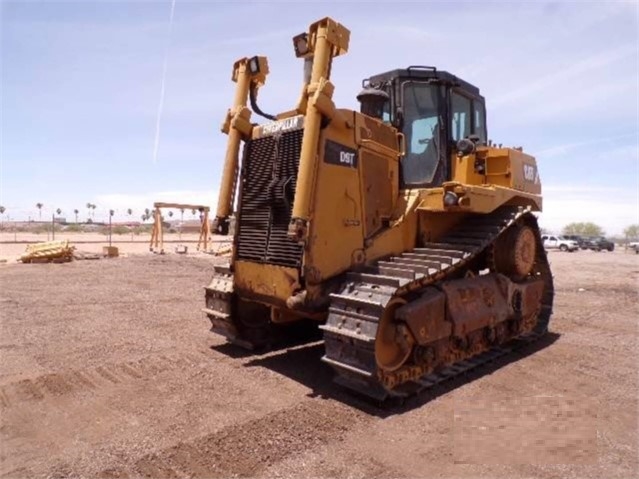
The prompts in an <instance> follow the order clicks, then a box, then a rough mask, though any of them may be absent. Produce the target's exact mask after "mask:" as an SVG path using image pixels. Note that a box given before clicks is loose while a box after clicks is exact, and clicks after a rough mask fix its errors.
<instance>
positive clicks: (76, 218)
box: [73, 209, 80, 224]
mask: <svg viewBox="0 0 639 479" xmlns="http://www.w3.org/2000/svg"><path fill="white" fill-rule="evenodd" d="M79 212H80V211H78V209H75V210H73V214H74V215H75V223H76V224H78V213H79Z"/></svg>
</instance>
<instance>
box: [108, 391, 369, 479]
mask: <svg viewBox="0 0 639 479" xmlns="http://www.w3.org/2000/svg"><path fill="white" fill-rule="evenodd" d="M371 420H373V417H372V416H369V415H368V414H366V413H364V412H361V411H358V410H356V409H353V408H351V407H349V406H346V405H344V404H341V403H336V402H333V401H329V400H321V399H310V400H306V401H304V402H302V403H299V404H296V405H295V406H293V407H290V408H286V409H282V410H279V411H276V412H273V413H270V414H267V415H265V416H262V417H260V418H258V419H254V420H251V421H248V422H246V423H243V424H237V425H233V426H232V427H226V428H223V429H221V430H219V431H216V432H214V433H212V434H209V435H206V436H204V437H200V438H197V439H195V440H193V441H191V442H188V443H179V444H177V445H175V446H172V447H170V448H168V449H165V450H162V451H159V452H156V453H152V454H148V455H145V456H143V457H142V458H140V459H138V460H137V461H136V462H135V463H134V464H133V465H132V466H131V467H130V468H127V469H121V468H109V469H105V470H103V471H102V472H101V474H100V477H102V478H123V477H153V478H178V477H207V478H218V477H230V476H233V477H255V476H258V475H259V474H260V472H261V471H263V470H265V469H267V468H269V467H270V466H272V465H273V464H276V463H278V462H280V461H282V460H284V459H286V458H287V457H290V456H293V455H299V454H301V453H303V452H305V451H307V450H312V449H315V448H318V447H320V446H323V445H325V444H328V443H329V442H336V441H341V440H343V438H344V437H345V435H346V434H347V433H348V432H349V431H350V430H351V429H352V428H353V427H356V426H360V425H362V424H364V423H366V422H368V421H371Z"/></svg>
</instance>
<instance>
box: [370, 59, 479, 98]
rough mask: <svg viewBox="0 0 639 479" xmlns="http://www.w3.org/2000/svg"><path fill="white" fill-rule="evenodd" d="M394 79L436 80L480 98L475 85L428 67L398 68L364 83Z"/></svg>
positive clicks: (374, 76) (372, 77)
mask: <svg viewBox="0 0 639 479" xmlns="http://www.w3.org/2000/svg"><path fill="white" fill-rule="evenodd" d="M395 78H403V79H410V78H415V79H419V80H431V79H432V80H436V81H439V82H441V83H444V84H446V85H450V86H457V87H460V88H462V89H463V90H466V91H467V92H468V93H470V94H472V95H475V96H481V94H480V92H479V88H477V87H476V86H475V85H472V84H470V83H468V82H467V81H464V80H462V79H461V78H458V77H456V76H455V75H453V74H452V73H448V72H446V71H443V70H437V68H435V67H429V66H409V67H407V68H398V69H396V70H390V71H387V72H385V73H379V74H377V75H373V76H371V77H370V78H368V79H367V80H364V81H365V82H366V81H368V82H369V83H381V82H387V81H391V80H394V79H395Z"/></svg>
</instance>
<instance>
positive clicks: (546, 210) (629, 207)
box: [540, 185, 639, 235]
mask: <svg viewBox="0 0 639 479" xmlns="http://www.w3.org/2000/svg"><path fill="white" fill-rule="evenodd" d="M543 195H544V206H543V213H542V214H541V216H540V224H541V226H542V227H543V228H546V229H548V230H550V231H553V232H557V233H558V232H561V229H562V228H563V227H564V226H565V225H567V224H568V223H572V222H582V221H591V222H593V223H596V224H598V225H599V226H601V227H602V228H603V229H604V230H605V232H606V233H607V234H610V235H616V234H621V233H622V231H623V229H624V228H625V227H626V226H628V225H630V224H637V223H639V191H637V190H635V191H629V190H621V189H618V188H614V187H603V186H585V185H580V186H576V185H549V186H544V188H543Z"/></svg>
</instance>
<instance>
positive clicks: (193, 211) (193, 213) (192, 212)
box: [191, 208, 197, 216]
mask: <svg viewBox="0 0 639 479" xmlns="http://www.w3.org/2000/svg"><path fill="white" fill-rule="evenodd" d="M195 213H197V211H196V210H195V208H193V209H192V210H191V214H192V215H193V216H195Z"/></svg>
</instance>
